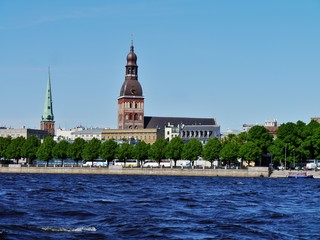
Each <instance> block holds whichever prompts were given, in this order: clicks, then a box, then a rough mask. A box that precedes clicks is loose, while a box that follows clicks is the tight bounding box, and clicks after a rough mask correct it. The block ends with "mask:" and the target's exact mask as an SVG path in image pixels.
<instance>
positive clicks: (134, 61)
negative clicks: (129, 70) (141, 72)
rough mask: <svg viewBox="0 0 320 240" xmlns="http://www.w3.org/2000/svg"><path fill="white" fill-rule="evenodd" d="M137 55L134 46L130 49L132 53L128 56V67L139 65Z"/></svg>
mask: <svg viewBox="0 0 320 240" xmlns="http://www.w3.org/2000/svg"><path fill="white" fill-rule="evenodd" d="M137 60H138V58H137V55H136V54H135V53H134V49H133V46H131V47H130V52H129V53H128V55H127V66H128V65H131V66H136V65H137Z"/></svg>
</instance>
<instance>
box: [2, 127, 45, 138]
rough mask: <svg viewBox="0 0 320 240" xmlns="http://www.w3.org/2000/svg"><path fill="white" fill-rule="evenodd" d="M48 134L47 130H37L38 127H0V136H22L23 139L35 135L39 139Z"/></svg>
mask: <svg viewBox="0 0 320 240" xmlns="http://www.w3.org/2000/svg"><path fill="white" fill-rule="evenodd" d="M48 135H49V133H48V131H45V130H39V129H30V128H21V129H14V128H1V129H0V137H11V138H17V137H24V138H25V139H27V138H29V137H31V136H35V137H37V138H39V139H40V140H43V139H45V138H46V137H47V136H48Z"/></svg>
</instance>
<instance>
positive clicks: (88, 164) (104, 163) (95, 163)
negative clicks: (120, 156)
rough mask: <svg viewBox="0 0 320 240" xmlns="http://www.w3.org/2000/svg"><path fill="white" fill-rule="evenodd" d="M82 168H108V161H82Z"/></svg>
mask: <svg viewBox="0 0 320 240" xmlns="http://www.w3.org/2000/svg"><path fill="white" fill-rule="evenodd" d="M82 166H83V167H91V166H92V167H106V166H108V161H107V160H103V159H96V160H93V163H92V161H86V160H84V161H83V163H82Z"/></svg>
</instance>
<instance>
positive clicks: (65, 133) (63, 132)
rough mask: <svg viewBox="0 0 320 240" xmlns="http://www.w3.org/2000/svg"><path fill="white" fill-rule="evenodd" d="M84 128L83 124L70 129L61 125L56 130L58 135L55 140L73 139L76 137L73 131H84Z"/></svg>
mask: <svg viewBox="0 0 320 240" xmlns="http://www.w3.org/2000/svg"><path fill="white" fill-rule="evenodd" d="M84 129H85V127H82V126H79V127H75V128H72V129H69V130H67V129H64V128H60V127H59V128H58V129H57V131H56V135H55V137H54V140H55V141H59V140H67V141H73V140H74V139H75V135H74V134H72V133H74V132H78V131H82V130H84Z"/></svg>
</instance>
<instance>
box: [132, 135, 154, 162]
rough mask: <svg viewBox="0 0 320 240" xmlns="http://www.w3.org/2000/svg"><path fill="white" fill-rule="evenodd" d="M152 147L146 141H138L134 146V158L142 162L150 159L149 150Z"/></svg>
mask: <svg viewBox="0 0 320 240" xmlns="http://www.w3.org/2000/svg"><path fill="white" fill-rule="evenodd" d="M149 149H150V144H147V143H145V142H144V141H141V142H138V143H137V145H136V146H134V148H133V158H135V159H137V160H139V161H140V164H141V165H142V162H144V161H145V160H146V159H148V152H149Z"/></svg>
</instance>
